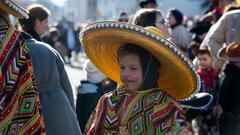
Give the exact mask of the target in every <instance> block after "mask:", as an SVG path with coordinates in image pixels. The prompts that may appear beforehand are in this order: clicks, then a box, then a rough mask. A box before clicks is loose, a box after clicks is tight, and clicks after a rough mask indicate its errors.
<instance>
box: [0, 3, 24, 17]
mask: <svg viewBox="0 0 240 135" xmlns="http://www.w3.org/2000/svg"><path fill="white" fill-rule="evenodd" d="M0 9H2V10H3V11H5V12H7V13H9V14H12V15H13V16H15V17H17V18H28V11H27V10H25V9H24V8H23V7H21V6H20V5H18V4H17V3H16V2H15V1H12V0H0Z"/></svg>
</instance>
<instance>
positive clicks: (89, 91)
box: [76, 59, 117, 133]
mask: <svg viewBox="0 0 240 135" xmlns="http://www.w3.org/2000/svg"><path fill="white" fill-rule="evenodd" d="M83 71H84V74H85V79H84V80H82V81H81V82H80V83H81V84H80V85H79V87H78V94H77V105H76V111H77V117H78V122H79V125H80V127H81V130H82V133H84V128H85V126H86V123H87V120H88V118H89V117H90V115H91V113H92V112H93V111H94V108H95V107H96V105H97V103H98V100H99V99H100V97H101V96H102V95H103V94H105V93H107V92H109V91H112V90H114V89H115V88H116V87H117V85H116V83H111V81H110V80H109V79H107V77H106V76H105V75H104V74H103V73H101V72H100V71H99V70H98V69H97V68H96V67H95V66H94V65H93V63H92V62H91V61H90V60H89V59H88V60H86V61H85V63H84V66H83Z"/></svg>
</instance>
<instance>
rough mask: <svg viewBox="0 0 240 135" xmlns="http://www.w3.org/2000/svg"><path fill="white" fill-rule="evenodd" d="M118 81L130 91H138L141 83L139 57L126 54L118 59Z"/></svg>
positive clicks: (141, 75)
mask: <svg viewBox="0 0 240 135" xmlns="http://www.w3.org/2000/svg"><path fill="white" fill-rule="evenodd" d="M119 65H120V79H121V81H122V83H123V84H124V86H125V87H126V88H127V89H128V90H130V91H135V90H138V89H139V88H140V86H141V84H142V83H143V74H142V67H141V62H140V59H139V56H138V55H136V54H127V55H125V56H121V57H119Z"/></svg>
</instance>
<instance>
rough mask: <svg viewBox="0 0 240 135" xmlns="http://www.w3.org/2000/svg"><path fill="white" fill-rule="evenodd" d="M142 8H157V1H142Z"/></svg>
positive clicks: (140, 3)
mask: <svg viewBox="0 0 240 135" xmlns="http://www.w3.org/2000/svg"><path fill="white" fill-rule="evenodd" d="M139 6H140V8H157V2H156V0H140V2H139Z"/></svg>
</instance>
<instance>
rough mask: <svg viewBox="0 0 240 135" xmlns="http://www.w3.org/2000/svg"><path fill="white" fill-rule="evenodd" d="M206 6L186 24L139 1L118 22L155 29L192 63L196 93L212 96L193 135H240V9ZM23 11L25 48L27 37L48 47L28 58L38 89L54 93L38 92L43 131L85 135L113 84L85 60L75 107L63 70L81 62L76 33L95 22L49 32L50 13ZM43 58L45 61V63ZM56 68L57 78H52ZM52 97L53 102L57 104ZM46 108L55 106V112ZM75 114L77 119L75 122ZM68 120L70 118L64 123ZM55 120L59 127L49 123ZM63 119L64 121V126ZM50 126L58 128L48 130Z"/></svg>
mask: <svg viewBox="0 0 240 135" xmlns="http://www.w3.org/2000/svg"><path fill="white" fill-rule="evenodd" d="M209 3H210V4H209V8H208V10H207V11H206V12H205V13H203V15H201V16H196V17H193V18H190V17H187V16H185V15H184V14H183V13H182V12H181V11H180V10H179V9H175V8H172V9H169V11H168V12H167V14H166V15H164V14H163V13H162V12H161V9H160V10H158V9H157V7H158V5H157V2H156V1H155V0H142V1H140V3H139V9H138V10H137V11H136V13H135V14H134V15H129V14H128V13H126V12H124V11H123V12H121V13H119V18H118V19H117V20H116V21H119V22H123V23H130V24H134V25H138V26H140V27H146V26H155V27H158V28H159V29H161V31H162V33H161V34H162V36H164V37H165V38H166V39H169V40H170V41H171V42H173V43H175V44H176V45H178V47H179V48H180V49H181V50H182V51H183V52H184V53H185V54H186V55H187V56H188V57H189V59H191V60H192V61H193V63H194V65H195V66H196V69H197V72H198V74H199V75H200V78H201V83H202V86H201V90H200V92H207V93H210V94H211V95H212V96H213V101H212V102H211V104H210V105H209V106H208V107H206V108H204V109H201V110H197V113H196V114H192V115H195V116H194V118H193V119H191V120H190V122H191V123H192V128H193V132H194V134H196V135H207V134H211V135H212V134H213V135H215V134H221V135H222V134H223V135H225V134H226V135H227V134H228V135H230V134H231V135H234V134H235V135H237V134H240V104H239V103H240V98H239V96H240V91H239V90H240V83H239V82H240V5H239V4H237V3H236V1H235V0H209ZM173 6H174V5H173ZM27 10H28V11H29V18H28V19H19V24H18V25H17V26H18V28H19V29H20V30H21V31H24V32H26V33H27V34H26V35H25V36H24V38H26V39H29V42H31V41H30V40H31V37H32V38H34V40H36V41H40V42H41V43H40V42H36V43H37V44H38V43H39V44H44V43H42V42H45V43H46V44H48V47H47V49H46V50H49V51H48V52H47V53H46V51H45V53H41V54H39V55H37V54H36V53H37V52H38V51H40V50H41V49H43V48H35V52H34V51H33V52H31V53H32V54H33V57H34V54H36V55H35V57H36V58H38V57H42V59H43V60H42V61H38V60H36V62H35V61H34V60H35V59H34V58H33V69H34V71H35V72H38V73H36V80H37V82H38V83H39V84H38V85H39V86H41V83H42V81H46V80H47V81H49V83H48V84H49V85H51V86H49V87H51V88H52V89H53V90H52V91H51V90H50V91H44V88H45V87H48V86H41V87H40V89H39V90H40V99H41V104H42V106H43V110H44V109H45V110H48V111H47V112H43V114H44V115H43V116H44V117H46V118H44V119H49V120H45V124H46V130H47V131H48V132H49V133H51V130H53V129H54V128H59V127H58V126H59V125H61V124H63V122H64V121H67V122H66V123H65V126H60V127H61V128H63V129H66V128H67V127H68V126H69V125H71V128H72V129H71V131H73V134H74V132H75V134H76V133H80V132H82V133H84V128H85V125H86V122H87V120H88V117H89V116H90V114H91V112H92V111H93V110H94V108H95V107H96V104H97V102H98V100H99V98H100V97H101V95H103V94H104V93H107V92H109V91H111V90H113V89H115V88H116V87H117V83H115V82H113V81H112V80H110V79H109V78H107V77H106V76H105V75H104V74H102V73H101V72H100V71H98V69H97V68H96V67H95V66H94V65H93V64H92V63H91V61H89V60H86V61H85V62H84V66H83V70H84V74H85V77H84V80H81V82H80V85H79V86H78V87H77V88H76V89H77V102H76V105H74V101H73V100H74V99H73V94H72V88H71V86H70V83H69V80H68V76H67V74H66V71H65V69H64V68H63V67H64V64H65V63H66V64H69V65H71V64H72V62H73V61H80V57H79V55H80V54H82V53H84V50H83V49H82V46H81V43H80V40H79V33H80V32H81V30H82V29H83V28H84V27H85V26H87V25H89V24H91V23H93V22H86V23H83V24H74V22H71V21H60V22H57V23H56V24H54V25H53V26H51V27H50V28H48V18H50V17H51V13H50V11H49V10H48V9H46V8H45V7H44V6H42V5H31V6H30V7H29V8H28V9H27ZM29 36H30V37H29ZM29 46H30V47H31V45H29ZM33 48H34V47H33ZM32 50H34V49H32ZM43 50H44V49H43ZM44 55H48V57H43V56H44ZM53 57H54V59H53ZM46 59H48V62H46ZM51 59H52V61H58V64H57V65H53V64H52V63H51ZM35 63H38V64H35ZM34 65H45V67H46V69H45V71H41V70H44V69H43V68H42V67H41V69H40V68H39V67H38V66H35V67H34ZM38 68H39V69H38ZM47 68H50V70H49V69H47ZM54 68H55V69H56V70H58V71H59V72H58V73H54V72H53V71H54ZM46 70H47V71H48V72H47V73H46ZM46 78H47V79H46ZM49 78H51V79H49ZM56 79H57V80H59V82H58V83H54V85H53V84H50V82H51V81H52V80H56ZM176 79H177V77H176ZM59 85H63V90H64V91H65V93H67V94H66V95H64V94H62V93H56V91H54V89H58V88H59V87H58V86H59ZM41 88H42V89H41ZM41 90H42V91H41ZM53 95H55V96H56V97H55V99H53V98H54V96H53ZM60 97H62V100H60ZM49 102H55V103H56V104H57V105H58V106H59V107H56V104H54V103H52V104H49ZM63 106H67V107H65V108H64V107H63ZM56 108H57V109H56ZM75 108H76V114H77V117H74V113H75ZM56 110H57V111H56ZM186 111H187V109H186ZM60 112H64V113H60ZM56 113H59V114H58V115H57V114H56ZM66 114H67V115H68V116H69V114H70V115H72V117H65V116H66ZM56 115H57V117H56ZM53 116H55V119H59V121H57V122H55V123H52V122H53V121H54V120H52V119H53ZM63 117H65V118H66V119H65V120H64V121H63V120H62V118H63ZM73 121H75V123H74V122H73ZM57 123H58V124H57ZM54 124H56V127H51V128H48V126H50V125H51V126H52V125H54ZM78 125H80V129H78ZM74 128H75V130H73V129H74ZM79 130H81V131H79ZM60 131H61V130H60ZM61 132H63V131H61ZM67 134H68V133H67Z"/></svg>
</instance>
